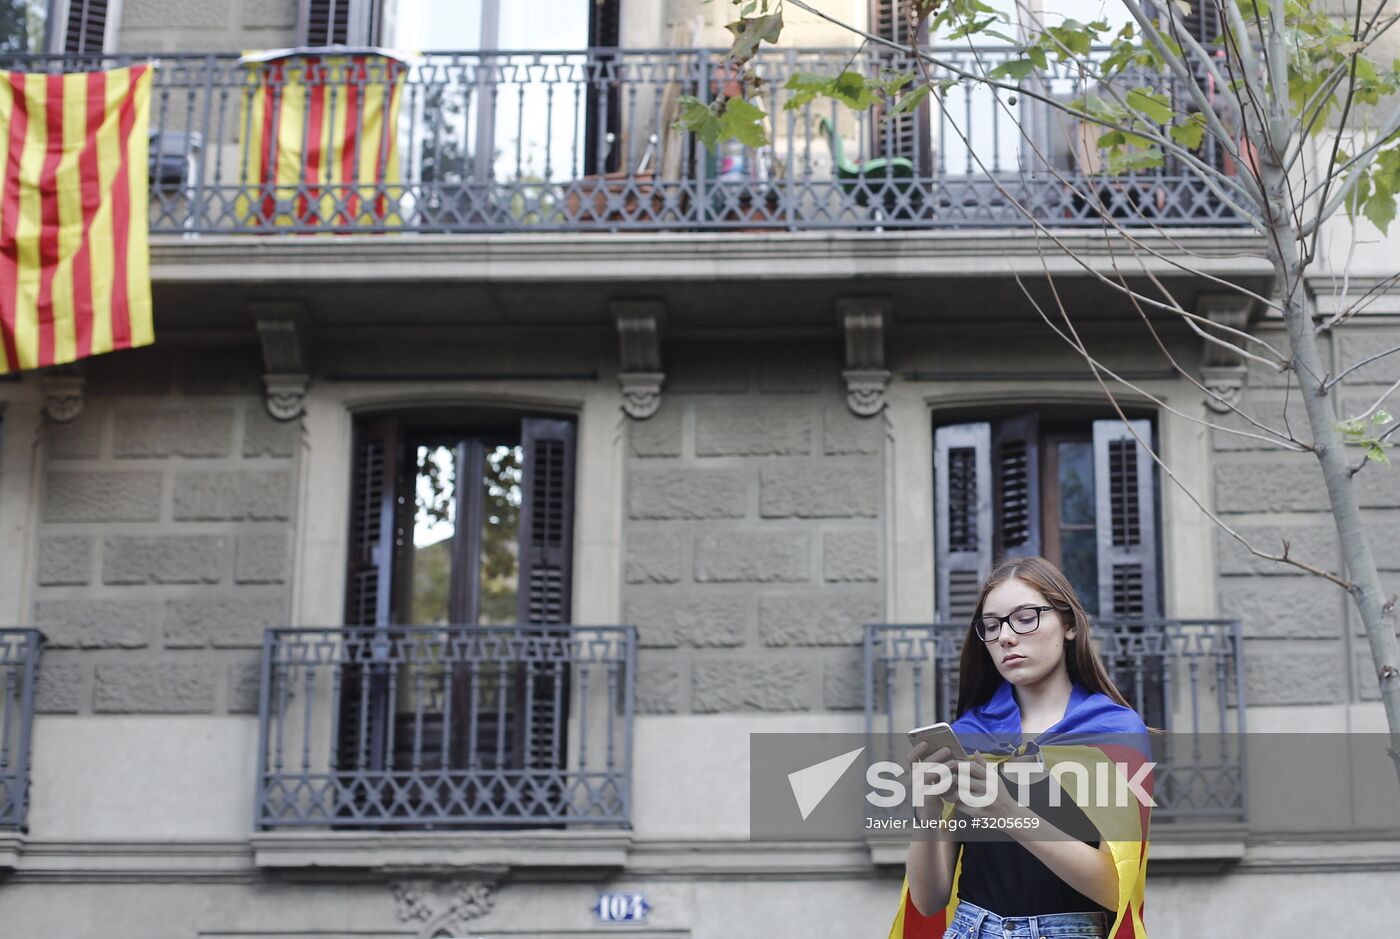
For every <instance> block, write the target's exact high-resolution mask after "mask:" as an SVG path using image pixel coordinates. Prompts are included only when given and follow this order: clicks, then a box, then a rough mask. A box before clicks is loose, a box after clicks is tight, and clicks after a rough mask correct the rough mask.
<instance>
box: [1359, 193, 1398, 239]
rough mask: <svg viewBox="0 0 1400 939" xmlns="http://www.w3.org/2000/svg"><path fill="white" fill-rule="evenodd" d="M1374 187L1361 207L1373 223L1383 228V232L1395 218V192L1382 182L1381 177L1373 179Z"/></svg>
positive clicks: (1363, 213)
mask: <svg viewBox="0 0 1400 939" xmlns="http://www.w3.org/2000/svg"><path fill="white" fill-rule="evenodd" d="M1372 182H1373V184H1374V187H1373V189H1372V191H1371V195H1370V196H1369V197H1368V198H1367V199H1366V202H1365V203H1364V204H1363V205H1362V207H1361V214H1362V215H1364V216H1366V218H1368V219H1369V220H1370V222H1371V224H1372V225H1374V226H1376V227H1377V228H1379V229H1380V230H1381V234H1382V235H1384V234H1385V233H1386V229H1388V228H1390V223H1391V222H1393V221H1394V220H1395V193H1394V192H1392V191H1391V189H1390V187H1389V186H1388V185H1384V184H1382V182H1381V181H1380V180H1379V179H1374V180H1372Z"/></svg>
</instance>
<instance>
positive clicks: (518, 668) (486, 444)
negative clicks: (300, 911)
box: [334, 414, 575, 827]
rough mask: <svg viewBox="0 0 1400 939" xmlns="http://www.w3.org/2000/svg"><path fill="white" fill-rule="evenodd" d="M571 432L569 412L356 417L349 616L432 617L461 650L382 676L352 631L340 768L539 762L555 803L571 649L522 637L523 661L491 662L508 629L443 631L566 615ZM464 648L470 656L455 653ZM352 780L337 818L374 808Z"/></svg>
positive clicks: (520, 766)
mask: <svg viewBox="0 0 1400 939" xmlns="http://www.w3.org/2000/svg"><path fill="white" fill-rule="evenodd" d="M574 434H575V431H574V424H573V422H572V421H569V420H561V419H536V418H526V419H524V420H518V421H515V422H514V423H513V424H510V425H508V424H500V425H495V426H493V427H487V428H482V429H481V430H479V431H475V432H464V431H462V430H460V429H458V428H454V427H453V426H452V424H451V418H450V416H449V417H447V418H444V417H443V416H441V415H431V414H429V415H425V416H424V417H423V418H422V419H416V418H415V417H414V416H413V415H404V416H396V417H384V418H379V419H375V420H369V421H364V422H361V423H360V424H359V425H358V426H357V428H356V433H355V440H354V453H353V462H352V468H351V473H352V478H351V511H350V537H349V548H350V557H349V563H348V568H347V587H346V613H345V616H346V623H347V625H351V626H371V627H376V632H375V633H373V634H372V635H373V636H381V635H382V636H383V637H384V638H387V639H389V640H391V641H401V640H402V638H403V636H404V635H405V633H403V632H402V631H399V630H396V629H395V627H398V626H413V627H423V626H429V627H432V626H440V627H442V628H443V632H442V634H441V637H440V641H441V642H442V643H443V648H449V647H451V648H455V649H456V650H458V651H457V653H456V654H457V656H458V657H456V658H451V659H448V660H445V661H444V662H443V664H431V663H430V664H428V665H426V666H424V665H422V664H421V663H420V664H419V665H417V666H415V665H412V664H396V665H394V666H392V668H393V669H394V672H393V674H392V675H391V674H390V673H389V671H390V666H387V665H377V664H372V663H371V658H372V657H373V656H374V654H375V652H374V650H373V649H372V648H371V646H372V645H373V642H372V641H371V640H369V639H364V638H362V639H361V640H359V642H358V646H359V647H358V648H357V649H355V650H352V656H351V658H352V661H351V662H350V663H349V664H347V665H345V666H344V667H342V669H341V675H340V676H338V678H337V680H336V694H337V697H338V705H337V710H336V721H337V732H336V734H335V735H334V736H335V741H334V746H335V760H336V768H337V770H338V771H339V772H340V773H342V774H351V775H352V776H353V774H354V773H355V772H357V771H365V770H367V771H382V770H385V769H395V770H396V769H400V768H402V769H405V770H408V769H410V768H411V767H412V768H416V769H421V770H438V769H443V770H449V771H453V770H464V769H471V770H477V771H484V772H489V771H495V770H507V771H512V772H513V771H516V770H526V771H529V770H537V771H541V773H542V777H541V778H542V781H541V782H540V783H539V785H538V786H537V787H536V788H535V789H534V790H533V791H534V792H535V793H536V795H540V794H543V795H544V797H545V802H546V803H549V804H555V803H557V802H558V801H560V800H562V798H563V791H562V788H561V786H560V785H559V779H558V776H557V775H550V771H558V770H562V769H564V768H565V760H566V756H567V737H566V735H565V728H566V726H567V722H568V711H569V708H568V702H569V671H568V666H567V664H566V662H565V659H566V658H567V657H566V656H561V655H551V654H550V653H549V650H548V649H547V648H544V647H543V646H541V647H540V648H539V649H533V650H532V649H531V648H530V645H529V644H526V645H525V646H523V648H524V649H525V652H524V653H523V655H524V661H521V660H520V654H519V653H518V652H516V651H512V653H511V655H510V656H499V655H494V654H493V653H491V652H490V650H491V649H492V648H496V646H495V645H493V644H496V643H500V642H503V641H505V639H504V638H503V637H504V636H506V635H508V634H507V633H502V632H493V633H485V632H483V633H481V634H480V638H478V639H477V640H472V639H470V638H469V635H468V634H467V633H466V632H464V631H462V630H452V629H451V627H455V626H460V625H480V626H493V627H512V626H514V625H516V624H521V625H525V624H555V623H557V624H567V623H568V622H569V619H570V615H571V609H570V590H571V585H572V542H573V504H574V495H573V492H574V450H575V445H574ZM566 633H567V630H560V636H559V637H554V638H562V636H563V635H564V634H566ZM414 635H417V636H423V637H424V641H428V642H432V641H434V640H433V639H432V638H431V637H432V635H433V634H432V633H427V634H425V633H423V632H422V631H417V632H415V634H414ZM473 642H475V643H476V645H474V646H473V645H472V643H473ZM449 643H456V644H455V646H449V645H448V644H449ZM463 643H465V644H466V645H463ZM483 643H484V645H483ZM468 647H470V648H474V649H475V650H476V653H475V654H473V655H471V656H468V657H466V658H463V657H461V650H462V649H464V648H468ZM507 658H508V659H509V661H506V659H507ZM400 659H402V656H401V655H400ZM362 663H363V664H362ZM349 789H350V792H351V793H352V798H351V800H350V801H349V802H347V804H346V805H345V806H343V807H342V809H343V811H344V814H345V817H346V818H347V819H351V818H358V817H361V816H371V817H372V816H374V815H375V814H376V811H375V810H378V809H380V808H382V805H378V804H371V805H370V808H371V811H361V809H362V808H363V807H364V806H365V804H366V803H367V801H368V800H380V799H381V797H382V792H381V789H382V787H380V788H376V787H375V786H373V785H370V784H369V783H364V784H362V783H360V782H359V781H358V780H352V781H351V783H350V784H349ZM487 798H488V799H489V801H492V802H493V803H494V804H497V805H501V804H504V805H505V810H506V811H513V812H519V813H522V814H527V815H528V814H530V813H531V812H532V811H534V809H532V807H531V805H532V804H533V806H534V807H535V808H539V809H547V805H546V804H544V803H541V802H539V801H536V802H534V803H530V802H528V800H522V802H521V803H519V804H514V803H511V802H510V800H509V798H508V797H506V796H504V795H502V794H501V793H499V792H493V793H490V794H488V796H487ZM389 811H390V814H393V812H403V813H405V814H411V813H412V808H411V807H409V806H398V807H397V808H392V807H391V808H390V810H389ZM379 814H383V813H382V811H381V812H379ZM495 827H500V826H499V823H496V825H495Z"/></svg>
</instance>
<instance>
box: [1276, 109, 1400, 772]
mask: <svg viewBox="0 0 1400 939" xmlns="http://www.w3.org/2000/svg"><path fill="white" fill-rule="evenodd" d="M1276 126H1277V125H1276ZM1286 143H1287V141H1286V140H1285V141H1275V144H1276V145H1275V147H1274V148H1272V149H1271V148H1267V147H1261V148H1260V149H1261V151H1262V152H1261V153H1260V160H1259V170H1260V178H1261V181H1262V182H1263V184H1264V193H1265V198H1266V199H1267V200H1268V206H1267V210H1268V214H1267V216H1266V217H1267V218H1268V220H1269V224H1270V228H1271V232H1270V234H1271V244H1270V248H1269V254H1270V259H1271V260H1272V261H1273V264H1274V276H1275V283H1276V284H1277V286H1278V294H1279V300H1280V302H1281V304H1282V309H1283V320H1284V324H1285V325H1286V326H1287V328H1288V340H1289V346H1290V347H1291V349H1292V352H1293V363H1292V367H1293V372H1294V374H1295V376H1296V377H1297V379H1298V386H1299V388H1300V390H1301V392H1302V398H1303V404H1304V406H1305V407H1306V409H1307V413H1308V425H1309V427H1310V428H1311V430H1312V439H1313V443H1314V448H1315V450H1316V453H1317V459H1318V462H1319V463H1320V464H1321V465H1322V476H1323V480H1324V482H1325V483H1326V485H1327V498H1328V500H1329V502H1330V504H1331V507H1332V518H1333V521H1335V522H1336V525H1337V536H1338V538H1339V539H1340V542H1341V546H1342V558H1343V560H1344V562H1345V564H1346V574H1347V578H1348V579H1349V580H1350V581H1351V583H1352V586H1351V587H1350V588H1349V591H1348V592H1349V593H1350V594H1351V598H1352V600H1354V601H1355V602H1356V608H1357V610H1359V611H1360V613H1361V619H1362V622H1363V623H1365V625H1366V637H1367V638H1368V639H1369V640H1370V643H1371V657H1372V660H1373V661H1374V662H1375V664H1376V675H1377V678H1378V679H1379V683H1380V693H1381V701H1382V702H1384V704H1385V715H1386V722H1387V724H1388V725H1389V727H1390V747H1389V749H1388V750H1387V752H1388V753H1389V754H1390V757H1391V759H1392V760H1393V761H1394V763H1395V772H1396V775H1397V778H1400V642H1398V641H1397V639H1396V634H1395V620H1394V608H1393V606H1392V605H1389V604H1387V603H1386V600H1385V598H1384V596H1383V591H1382V588H1381V579H1380V573H1379V572H1378V571H1377V570H1376V562H1375V559H1374V558H1373V557H1372V555H1371V544H1370V541H1369V540H1368V539H1367V537H1366V530H1365V528H1364V527H1363V526H1362V522H1361V512H1360V510H1359V509H1358V507H1357V503H1356V489H1355V487H1354V486H1353V485H1352V481H1353V477H1352V475H1351V474H1350V473H1349V472H1348V468H1347V458H1346V451H1345V450H1344V448H1343V445H1342V438H1341V434H1340V433H1339V431H1338V430H1337V428H1336V426H1335V418H1334V417H1333V415H1332V412H1331V408H1330V407H1329V402H1328V398H1327V395H1328V392H1327V391H1325V390H1323V389H1322V387H1321V384H1322V379H1323V377H1324V376H1325V375H1326V374H1327V371H1328V370H1327V369H1326V368H1324V366H1323V364H1322V358H1321V356H1320V355H1319V354H1318V348H1317V336H1316V334H1315V333H1314V332H1313V324H1312V321H1311V319H1310V317H1309V316H1308V315H1307V310H1306V307H1305V304H1304V298H1303V271H1304V262H1303V260H1302V259H1301V258H1300V257H1299V253H1298V245H1299V237H1298V232H1297V231H1295V229H1294V227H1293V222H1292V215H1291V214H1290V213H1289V212H1288V211H1287V209H1286V202H1285V187H1286V186H1287V185H1288V182H1287V179H1286V176H1285V173H1284V170H1283V167H1282V166H1281V165H1280V164H1279V161H1278V160H1277V159H1276V158H1275V156H1274V154H1275V153H1282V152H1285V148H1284V146H1283V145H1282V144H1286ZM1372 471H1373V472H1374V471H1375V470H1374V469H1373V470H1372ZM1363 472H1364V470H1363ZM1346 667H1347V668H1350V667H1351V663H1350V662H1348V663H1347V666H1346Z"/></svg>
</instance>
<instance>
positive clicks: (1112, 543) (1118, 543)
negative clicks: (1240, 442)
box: [1094, 420, 1160, 619]
mask: <svg viewBox="0 0 1400 939" xmlns="http://www.w3.org/2000/svg"><path fill="white" fill-rule="evenodd" d="M1131 426H1132V430H1133V431H1136V432H1137V434H1138V436H1140V437H1141V438H1142V439H1143V440H1144V441H1145V442H1147V443H1148V444H1150V443H1151V442H1152V424H1151V422H1150V421H1145V420H1135V421H1132V422H1131ZM1152 469H1153V462H1152V457H1151V455H1150V454H1149V453H1148V452H1147V451H1146V450H1144V449H1143V448H1142V447H1141V446H1139V445H1138V443H1137V441H1136V440H1135V439H1134V438H1133V434H1132V432H1130V431H1129V428H1128V425H1127V424H1124V423H1123V422H1122V421H1118V420H1109V421H1094V497H1095V513H1096V520H1097V528H1098V554H1099V558H1098V561H1099V563H1098V569H1099V616H1100V617H1101V618H1103V619H1135V618H1141V617H1151V616H1158V615H1160V614H1159V603H1158V599H1157V549H1156V544H1157V521H1156V509H1155V504H1154V502H1155V494H1154V492H1153V478H1154V474H1153V472H1152Z"/></svg>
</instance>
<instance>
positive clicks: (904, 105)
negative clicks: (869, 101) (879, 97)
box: [889, 85, 933, 114]
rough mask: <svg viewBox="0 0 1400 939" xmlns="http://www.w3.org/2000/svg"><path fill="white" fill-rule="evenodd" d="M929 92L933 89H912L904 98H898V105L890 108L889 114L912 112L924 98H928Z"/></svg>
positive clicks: (927, 87) (922, 86)
mask: <svg viewBox="0 0 1400 939" xmlns="http://www.w3.org/2000/svg"><path fill="white" fill-rule="evenodd" d="M931 91H933V89H932V88H931V87H929V86H928V85H920V86H919V87H918V88H915V89H913V90H912V91H910V92H909V93H908V94H906V95H905V96H904V97H902V98H900V99H899V103H898V104H896V105H895V106H894V107H892V108H890V112H889V113H890V114H904V113H906V112H908V111H912V110H914V109H915V108H917V107H918V106H919V104H920V103H922V102H923V100H924V99H925V98H927V97H928V96H929V93H930V92H931Z"/></svg>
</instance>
